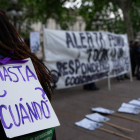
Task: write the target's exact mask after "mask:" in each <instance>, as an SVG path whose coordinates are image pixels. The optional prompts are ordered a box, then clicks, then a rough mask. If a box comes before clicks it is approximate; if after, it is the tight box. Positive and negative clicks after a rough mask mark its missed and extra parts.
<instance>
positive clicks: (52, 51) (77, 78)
mask: <svg viewBox="0 0 140 140" xmlns="http://www.w3.org/2000/svg"><path fill="white" fill-rule="evenodd" d="M44 52H45V60H44V63H45V65H46V66H47V67H48V68H49V69H50V70H51V72H52V75H53V77H55V80H54V81H53V88H56V89H61V88H67V87H72V86H78V85H82V84H83V85H84V84H87V83H92V82H95V81H98V80H100V79H105V78H108V77H116V76H118V75H122V74H125V73H127V72H129V71H130V70H131V67H130V57H129V46H128V40H127V36H126V35H122V34H114V33H109V32H93V31H90V32H73V31H58V30H57V31H56V30H49V29H44Z"/></svg>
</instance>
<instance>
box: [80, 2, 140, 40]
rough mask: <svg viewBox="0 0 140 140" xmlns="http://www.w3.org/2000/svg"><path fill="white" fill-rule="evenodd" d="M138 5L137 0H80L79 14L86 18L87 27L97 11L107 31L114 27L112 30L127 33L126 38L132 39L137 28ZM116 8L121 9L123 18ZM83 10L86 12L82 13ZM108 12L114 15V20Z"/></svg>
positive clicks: (139, 3) (139, 4)
mask: <svg viewBox="0 0 140 140" xmlns="http://www.w3.org/2000/svg"><path fill="white" fill-rule="evenodd" d="M139 6H140V2H139V1H138V0H82V5H81V7H80V14H81V15H82V16H83V17H84V18H85V19H86V23H87V29H88V26H89V27H90V26H91V23H92V20H93V18H94V16H95V13H96V12H97V11H98V12H100V13H101V15H102V18H103V21H104V24H105V25H107V28H108V30H109V31H110V30H112V29H113V27H114V29H113V30H117V31H114V32H116V33H127V35H128V39H129V40H133V39H134V35H135V34H136V31H138V29H139V27H138V25H139V22H140V20H139V19H140V18H138V17H139ZM118 9H121V10H122V12H123V18H122V17H121V15H120V13H119V10H118ZM85 10H86V11H88V12H87V13H84V11H85ZM110 13H113V14H114V15H115V17H114V21H113V20H112V19H111V18H110ZM112 21H113V22H112ZM136 21H137V22H136ZM136 23H137V26H136Z"/></svg>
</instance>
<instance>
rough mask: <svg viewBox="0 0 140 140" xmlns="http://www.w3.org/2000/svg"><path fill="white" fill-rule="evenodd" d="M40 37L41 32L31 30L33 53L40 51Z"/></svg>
mask: <svg viewBox="0 0 140 140" xmlns="http://www.w3.org/2000/svg"><path fill="white" fill-rule="evenodd" d="M39 46H40V38H39V32H30V49H31V52H32V53H35V52H37V51H39Z"/></svg>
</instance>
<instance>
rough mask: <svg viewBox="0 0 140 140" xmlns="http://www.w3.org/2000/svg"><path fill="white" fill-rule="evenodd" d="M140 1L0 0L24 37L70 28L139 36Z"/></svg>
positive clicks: (1, 6)
mask: <svg viewBox="0 0 140 140" xmlns="http://www.w3.org/2000/svg"><path fill="white" fill-rule="evenodd" d="M139 7H140V1H139V0H0V9H2V10H4V11H5V12H6V14H7V15H8V17H9V18H10V21H11V22H12V23H13V25H14V26H15V27H16V29H17V30H18V32H19V33H20V35H21V36H22V37H23V38H24V39H28V38H29V33H30V32H32V31H37V32H39V33H40V39H41V42H42V36H43V28H48V29H55V30H70V31H97V30H103V31H109V32H113V33H117V34H124V33H127V35H128V38H129V41H131V40H134V39H135V38H140V36H139V35H140V32H139V31H140V25H139V24H140V9H139Z"/></svg>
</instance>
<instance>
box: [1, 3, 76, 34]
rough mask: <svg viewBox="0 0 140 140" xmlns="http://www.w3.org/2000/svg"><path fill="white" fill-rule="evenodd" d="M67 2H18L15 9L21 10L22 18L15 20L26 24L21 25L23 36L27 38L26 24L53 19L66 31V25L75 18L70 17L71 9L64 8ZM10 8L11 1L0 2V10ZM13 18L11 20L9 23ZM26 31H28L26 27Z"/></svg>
mask: <svg viewBox="0 0 140 140" xmlns="http://www.w3.org/2000/svg"><path fill="white" fill-rule="evenodd" d="M66 1H68V0H18V4H17V5H16V8H18V9H22V11H23V16H22V17H20V18H17V22H20V24H21V25H22V23H24V24H25V23H26V24H27V25H22V26H23V27H24V30H22V31H21V33H22V34H23V36H27V35H26V34H28V32H29V30H28V32H27V30H26V29H27V28H26V27H28V26H29V24H28V23H36V22H38V21H39V22H42V23H43V24H45V23H46V22H47V19H49V18H53V19H55V20H56V21H57V23H59V24H60V26H61V28H62V29H68V23H70V22H74V21H75V18H74V16H72V15H71V13H72V12H73V9H68V8H66V7H64V6H63V5H64V3H65V2H66ZM10 7H12V4H11V0H0V9H2V10H4V11H7V9H8V8H10ZM12 20H13V18H11V21H12ZM28 29H30V28H29V27H28Z"/></svg>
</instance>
